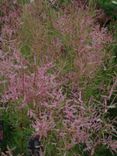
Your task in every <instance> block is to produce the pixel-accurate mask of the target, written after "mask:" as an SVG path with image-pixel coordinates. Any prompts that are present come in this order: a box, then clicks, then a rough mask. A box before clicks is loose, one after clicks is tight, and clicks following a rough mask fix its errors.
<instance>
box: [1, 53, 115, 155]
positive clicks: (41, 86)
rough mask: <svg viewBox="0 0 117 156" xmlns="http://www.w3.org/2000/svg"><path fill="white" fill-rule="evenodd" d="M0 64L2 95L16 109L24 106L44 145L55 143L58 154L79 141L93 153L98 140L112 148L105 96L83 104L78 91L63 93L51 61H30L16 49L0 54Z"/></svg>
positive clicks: (111, 129)
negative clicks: (32, 62)
mask: <svg viewBox="0 0 117 156" xmlns="http://www.w3.org/2000/svg"><path fill="white" fill-rule="evenodd" d="M1 65H2V68H0V75H2V76H4V78H5V79H6V80H7V88H6V90H5V91H4V94H3V99H4V100H6V101H10V102H16V103H17V104H18V107H16V108H17V109H19V106H20V108H21V109H25V107H27V108H28V113H27V117H29V118H30V119H31V120H32V127H33V128H34V130H35V134H38V135H39V136H40V139H41V141H42V143H43V144H44V147H46V146H47V145H48V142H49V143H50V144H55V148H57V149H59V150H58V153H59V154H61V155H62V154H64V153H65V152H69V151H70V149H72V147H74V146H75V145H79V144H83V145H84V150H86V151H87V152H89V155H94V153H95V151H96V149H97V147H98V146H100V145H102V144H103V145H105V146H106V147H107V148H110V149H111V150H112V151H116V147H117V142H116V140H114V136H115V135H117V133H116V129H115V126H114V125H115V119H113V120H112V121H110V120H109V118H108V117H107V112H108V109H109V108H108V107H107V106H106V105H105V99H102V100H101V102H98V103H96V102H95V101H93V100H92V101H90V102H89V103H88V104H85V103H84V102H83V100H82V95H81V92H73V91H72V96H71V97H66V96H65V93H64V94H63V92H62V83H61V82H58V81H57V74H56V73H54V72H52V68H53V65H52V64H51V63H49V64H46V65H43V66H37V65H33V64H32V65H31V64H29V63H28V61H26V60H25V59H24V58H23V57H22V56H21V55H20V54H19V53H18V52H15V53H12V55H6V56H4V55H2V59H1V62H0V67H1ZM6 71H7V72H6ZM50 136H53V138H54V137H55V136H56V137H55V138H56V139H55V140H56V141H55V140H54V141H53V140H52V141H51V140H50V139H49V138H50ZM45 139H46V140H47V141H45ZM61 145H62V146H61ZM45 150H46V149H45ZM47 152H48V151H46V153H47Z"/></svg>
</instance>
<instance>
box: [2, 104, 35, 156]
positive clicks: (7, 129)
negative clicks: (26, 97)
mask: <svg viewBox="0 0 117 156" xmlns="http://www.w3.org/2000/svg"><path fill="white" fill-rule="evenodd" d="M15 108H16V107H15ZM26 114H27V111H26V110H23V111H22V110H20V109H19V110H18V109H14V105H13V106H12V107H8V108H7V110H4V111H3V112H2V120H3V132H4V140H3V142H2V144H1V149H2V151H4V150H6V147H7V146H9V147H10V148H15V150H14V154H15V155H17V154H18V153H24V154H25V155H26V154H27V152H28V151H27V145H28V138H29V137H30V136H31V134H32V129H31V127H30V121H29V119H28V118H27V115H26Z"/></svg>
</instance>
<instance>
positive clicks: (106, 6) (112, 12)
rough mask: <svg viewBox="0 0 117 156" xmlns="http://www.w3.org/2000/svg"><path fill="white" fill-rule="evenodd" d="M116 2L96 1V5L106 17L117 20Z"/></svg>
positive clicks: (107, 0) (110, 0)
mask: <svg viewBox="0 0 117 156" xmlns="http://www.w3.org/2000/svg"><path fill="white" fill-rule="evenodd" d="M114 2H117V1H116V0H113V1H112V0H97V3H98V5H99V6H100V7H101V8H102V9H103V10H104V11H105V12H106V14H107V15H109V16H112V17H113V18H117V4H116V3H114Z"/></svg>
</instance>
